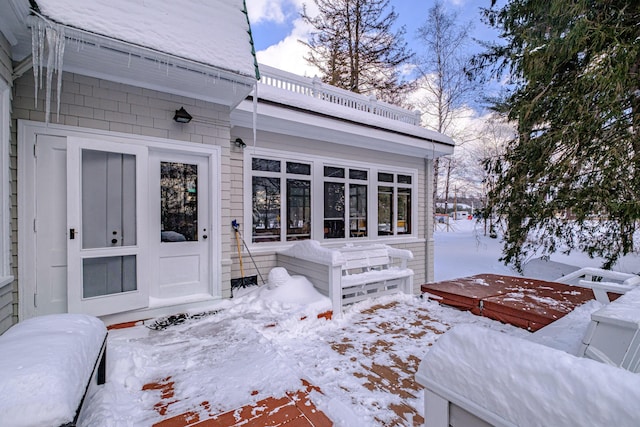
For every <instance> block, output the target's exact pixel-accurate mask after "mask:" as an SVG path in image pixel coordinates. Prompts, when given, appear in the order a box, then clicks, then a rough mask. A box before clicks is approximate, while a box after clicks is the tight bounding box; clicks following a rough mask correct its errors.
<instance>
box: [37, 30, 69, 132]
mask: <svg viewBox="0 0 640 427" xmlns="http://www.w3.org/2000/svg"><path fill="white" fill-rule="evenodd" d="M64 47H65V35H64V28H62V27H60V26H55V25H54V24H51V23H49V22H47V21H44V20H42V19H34V20H33V21H32V26H31V54H32V61H33V78H34V88H35V96H34V98H35V103H36V108H37V106H38V90H39V89H45V91H46V96H45V122H46V123H49V118H50V115H51V114H50V113H51V91H52V87H51V84H52V81H53V74H54V73H57V82H56V83H57V84H56V89H57V109H56V111H57V116H58V120H60V98H61V92H62V62H63V58H64ZM45 54H46V68H47V71H46V78H45V76H44V72H43V68H44V66H45V64H44V62H45ZM43 78H44V81H45V84H43Z"/></svg>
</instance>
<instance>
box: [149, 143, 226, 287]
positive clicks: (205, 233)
mask: <svg viewBox="0 0 640 427" xmlns="http://www.w3.org/2000/svg"><path fill="white" fill-rule="evenodd" d="M210 161H211V160H210V156H209V155H206V154H203V155H197V154H182V153H175V152H165V151H158V152H151V153H150V160H149V168H150V170H149V176H150V182H149V207H150V212H151V214H150V227H149V246H150V247H151V248H152V252H151V256H152V263H153V265H154V267H153V268H151V277H152V289H151V296H152V297H156V298H160V299H175V298H183V297H198V296H200V297H202V296H208V295H212V293H213V290H212V286H211V283H212V281H211V271H210V263H211V259H210V257H211V242H212V240H214V239H213V237H214V236H212V235H211V231H212V230H211V222H212V221H211V209H210V207H209V204H210V197H209V191H210V183H209V179H210V178H209V168H210Z"/></svg>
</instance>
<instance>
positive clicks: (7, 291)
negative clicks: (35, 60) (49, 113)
mask: <svg viewBox="0 0 640 427" xmlns="http://www.w3.org/2000/svg"><path fill="white" fill-rule="evenodd" d="M10 49H11V46H10V45H9V42H8V41H7V40H6V39H5V37H4V36H3V35H2V33H0V80H1V81H3V83H4V84H6V86H4V87H8V86H11V74H12V71H13V66H12V63H11V53H10V52H11V51H10ZM0 120H4V118H2V117H0ZM2 125H3V126H9V125H10V124H9V123H2ZM0 128H2V126H0ZM2 138H3V137H2ZM5 143H7V141H4V139H0V144H5ZM2 161H5V160H2ZM3 166H4V165H3ZM9 167H10V172H9V174H10V177H13V178H14V179H15V173H14V171H15V162H14V161H13V159H10V165H9ZM2 179H4V177H3V178H2ZM13 182H15V181H13ZM13 182H12V183H13ZM12 183H10V185H11V184H12ZM4 184H5V183H4V182H3V183H2V185H4ZM1 203H3V204H4V203H5V201H4V200H2V201H1ZM12 212H15V209H14V210H12ZM3 220H5V221H8V220H9V218H5V219H3ZM2 225H3V226H4V224H2ZM9 232H10V233H11V229H10V231H9ZM3 234H4V233H0V235H2V238H3V239H5V238H6V237H5V236H4V235H3ZM0 244H4V242H2V243H0ZM4 255H5V254H2V256H4ZM2 262H4V260H2ZM3 269H4V268H2V269H0V273H2V274H0V276H3V275H6V274H11V272H10V271H9V272H4V271H1V270H3ZM15 289H16V285H15V283H6V284H4V285H2V286H0V334H2V333H3V332H4V331H6V330H7V329H9V327H11V325H13V324H14V323H15V322H16V321H17V316H15V315H14V314H15V313H16V311H14V305H17V299H14V298H15V295H16V294H15V292H14V290H15ZM16 309H17V306H16Z"/></svg>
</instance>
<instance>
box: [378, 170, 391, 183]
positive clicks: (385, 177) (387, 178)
mask: <svg viewBox="0 0 640 427" xmlns="http://www.w3.org/2000/svg"><path fill="white" fill-rule="evenodd" d="M378 181H380V182H393V174H392V173H384V172H379V173H378Z"/></svg>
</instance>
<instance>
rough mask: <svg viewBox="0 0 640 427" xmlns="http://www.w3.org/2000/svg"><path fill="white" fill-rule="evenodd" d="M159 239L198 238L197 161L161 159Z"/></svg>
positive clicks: (188, 239)
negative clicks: (194, 163) (185, 161)
mask: <svg viewBox="0 0 640 427" xmlns="http://www.w3.org/2000/svg"><path fill="white" fill-rule="evenodd" d="M160 230H161V232H160V240H161V241H162V242H185V241H186V242H192V241H197V240H198V165H190V164H186V163H174V162H161V163H160Z"/></svg>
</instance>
